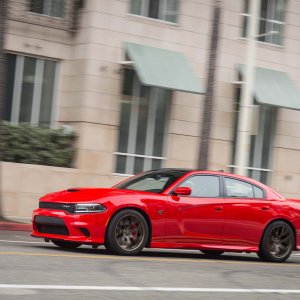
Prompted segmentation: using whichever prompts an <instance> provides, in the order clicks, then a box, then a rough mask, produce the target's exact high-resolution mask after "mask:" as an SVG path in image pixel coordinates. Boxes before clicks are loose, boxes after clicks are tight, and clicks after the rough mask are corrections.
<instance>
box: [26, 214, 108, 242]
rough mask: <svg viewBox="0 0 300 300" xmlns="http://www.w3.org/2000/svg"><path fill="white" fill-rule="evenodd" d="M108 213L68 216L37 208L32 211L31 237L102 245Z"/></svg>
mask: <svg viewBox="0 0 300 300" xmlns="http://www.w3.org/2000/svg"><path fill="white" fill-rule="evenodd" d="M108 219H109V217H108V213H107V212H102V213H89V214H68V213H66V212H64V211H58V210H52V209H43V208H39V209H36V210H34V211H33V215H32V225H33V231H32V234H31V235H32V236H34V237H39V238H45V239H50V240H51V239H56V240H65V241H71V242H79V243H82V244H98V245H100V244H104V238H105V230H106V225H107V222H108Z"/></svg>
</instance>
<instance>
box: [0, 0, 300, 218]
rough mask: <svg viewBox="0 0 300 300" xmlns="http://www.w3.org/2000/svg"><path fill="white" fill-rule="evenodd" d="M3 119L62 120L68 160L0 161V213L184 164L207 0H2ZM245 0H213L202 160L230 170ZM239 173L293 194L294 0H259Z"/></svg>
mask: <svg viewBox="0 0 300 300" xmlns="http://www.w3.org/2000/svg"><path fill="white" fill-rule="evenodd" d="M9 2H10V10H9V21H8V29H7V33H6V45H5V48H6V50H7V53H8V54H9V56H8V57H9V59H8V68H9V72H8V75H7V76H8V84H7V87H8V91H9V92H8V95H7V101H6V108H7V110H6V119H7V120H9V121H11V122H13V123H19V122H29V123H31V124H33V125H39V124H49V125H50V126H53V127H57V126H58V125H59V124H67V125H71V126H72V127H73V128H74V130H76V132H77V133H78V135H79V140H78V143H77V149H78V151H77V159H76V162H75V168H73V169H65V168H56V167H48V166H36V165H25V164H14V163H2V166H3V190H2V194H3V197H2V199H3V208H4V213H5V215H6V216H10V217H21V218H30V216H31V210H32V209H33V208H34V207H36V206H37V199H38V198H39V197H40V196H41V195H42V194H45V193H48V192H51V191H55V190H59V189H64V188H67V187H74V186H110V185H112V184H114V183H115V182H117V181H120V180H122V179H124V175H129V174H133V173H137V172H140V171H142V170H146V169H151V168H160V167H184V168H196V166H197V160H198V155H199V144H200V142H199V135H200V132H201V123H202V110H203V104H204V99H205V97H204V95H203V92H204V91H205V84H206V77H207V69H208V51H209V44H210V34H211V24H212V12H213V4H214V1H211V0H184V1H183V0H181V1H180V0H131V1H130V0H85V1H84V0H83V1H71V0H65V1H64V0H31V1H27V0H10V1H9ZM247 2H248V1H247V0H238V1H237V0H223V1H222V4H221V5H222V12H221V25H220V26H221V27H220V44H219V52H218V62H217V74H216V92H215V105H214V110H213V126H212V134H211V139H210V156H209V169H212V170H219V169H224V170H227V171H230V170H231V167H230V166H231V165H233V164H234V162H233V159H232V157H233V156H234V151H235V143H236V138H235V132H236V122H235V120H236V117H237V113H238V108H239V106H238V103H239V86H238V85H236V84H234V82H236V81H239V80H242V75H243V66H242V65H243V64H244V63H245V53H246V40H245V37H244V36H245V27H246V24H247V19H248V16H249V15H248V9H247ZM270 31H276V32H278V33H277V34H271V35H265V36H262V37H260V38H259V41H258V42H257V48H258V49H257V58H256V66H257V67H259V68H258V69H257V78H256V83H255V87H254V96H255V103H256V104H257V105H258V106H257V109H256V111H257V114H256V118H255V119H254V122H253V135H252V136H251V151H250V153H249V158H250V165H249V168H250V169H249V170H250V175H251V176H253V177H255V178H257V179H259V180H261V181H263V182H267V183H268V184H269V185H271V186H272V187H274V188H275V189H276V190H277V191H279V192H281V193H283V194H284V195H285V196H290V197H298V198H300V112H299V110H300V92H299V91H300V2H299V1H297V0H290V1H285V0H262V7H261V14H260V33H266V32H270Z"/></svg>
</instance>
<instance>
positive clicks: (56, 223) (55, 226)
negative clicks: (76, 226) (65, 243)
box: [34, 216, 69, 235]
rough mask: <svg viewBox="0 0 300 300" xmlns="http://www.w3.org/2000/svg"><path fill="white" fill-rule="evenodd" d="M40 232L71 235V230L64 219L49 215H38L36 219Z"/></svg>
mask: <svg viewBox="0 0 300 300" xmlns="http://www.w3.org/2000/svg"><path fill="white" fill-rule="evenodd" d="M34 222H35V224H36V227H37V230H38V232H41V233H49V234H58V235H69V230H68V228H67V226H66V224H65V222H64V220H63V219H60V218H56V217H47V216H36V217H35V219H34Z"/></svg>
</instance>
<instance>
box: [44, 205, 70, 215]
mask: <svg viewBox="0 0 300 300" xmlns="http://www.w3.org/2000/svg"><path fill="white" fill-rule="evenodd" d="M39 208H50V209H56V210H63V211H65V212H67V213H68V214H74V212H75V204H67V203H57V202H40V204H39Z"/></svg>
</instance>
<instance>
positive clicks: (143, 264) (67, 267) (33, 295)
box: [0, 231, 300, 300]
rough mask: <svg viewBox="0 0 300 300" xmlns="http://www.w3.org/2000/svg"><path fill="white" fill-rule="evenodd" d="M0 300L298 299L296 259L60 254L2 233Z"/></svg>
mask: <svg viewBox="0 0 300 300" xmlns="http://www.w3.org/2000/svg"><path fill="white" fill-rule="evenodd" d="M0 245H1V246H0V299H1V300H2V299H24V300H26V299H43V300H46V299H63V297H66V298H67V299H82V297H86V296H88V297H91V299H154V298H155V299H169V298H172V299H207V297H210V298H211V299H268V298H270V297H272V299H300V285H299V282H300V281H299V279H300V253H299V254H298V253H297V252H295V253H294V254H293V255H292V256H291V258H290V259H289V260H288V261H287V262H286V263H282V264H276V263H264V262H261V261H260V260H259V259H258V257H257V256H256V255H255V254H235V255H233V254H225V255H223V256H222V257H221V258H220V259H218V260H216V259H208V258H206V257H205V255H203V254H201V253H200V252H199V251H172V250H162V249H159V250H152V249H147V250H145V251H144V252H143V253H142V254H141V255H139V256H136V257H122V256H111V255H108V254H107V252H106V250H105V249H104V248H103V247H100V248H99V249H92V248H91V247H87V246H82V247H80V248H79V249H77V250H72V251H67V250H62V249H60V248H58V247H56V246H54V245H53V244H52V243H45V242H44V241H43V240H40V239H35V238H32V237H30V236H29V233H28V232H17V231H0Z"/></svg>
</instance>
